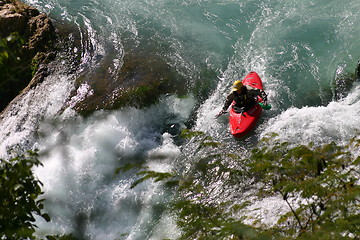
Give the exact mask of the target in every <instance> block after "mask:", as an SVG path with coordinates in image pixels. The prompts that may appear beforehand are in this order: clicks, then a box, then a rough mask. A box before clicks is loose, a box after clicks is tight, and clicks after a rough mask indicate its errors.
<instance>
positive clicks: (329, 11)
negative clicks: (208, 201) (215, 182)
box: [0, 0, 360, 240]
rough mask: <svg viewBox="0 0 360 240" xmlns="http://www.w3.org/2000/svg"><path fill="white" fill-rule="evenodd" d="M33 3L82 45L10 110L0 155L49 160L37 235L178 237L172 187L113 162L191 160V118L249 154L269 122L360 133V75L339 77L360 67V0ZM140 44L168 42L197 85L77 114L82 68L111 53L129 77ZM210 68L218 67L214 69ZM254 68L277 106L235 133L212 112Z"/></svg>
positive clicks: (85, 91) (298, 132)
mask: <svg viewBox="0 0 360 240" xmlns="http://www.w3.org/2000/svg"><path fill="white" fill-rule="evenodd" d="M25 2H26V3H28V4H30V5H33V6H35V7H37V8H38V9H39V10H41V11H43V12H45V13H47V14H49V16H50V17H51V18H52V19H54V21H55V22H56V23H58V24H59V23H62V22H70V23H71V24H74V25H75V26H76V29H77V30H76V31H78V32H77V33H76V34H77V35H79V36H80V43H81V45H80V47H79V48H75V49H71V51H70V52H72V53H73V54H79V53H80V60H79V62H80V64H79V68H78V69H77V70H76V71H75V72H72V73H69V71H68V68H71V67H72V63H71V62H68V61H66V60H64V59H66V58H65V57H64V55H65V54H67V53H63V54H60V55H59V56H58V59H56V60H55V61H57V63H58V64H57V67H56V68H54V69H53V70H52V74H51V75H50V76H48V77H47V78H46V80H45V81H44V82H43V83H41V84H40V85H39V86H37V87H36V88H35V89H32V90H31V91H29V92H28V93H26V94H24V95H22V96H21V97H20V98H19V99H18V101H17V102H16V103H14V104H13V105H11V108H10V111H7V112H5V113H3V115H2V117H1V119H0V124H1V129H0V139H1V142H0V156H1V157H5V156H6V155H7V152H6V149H7V148H9V147H12V146H18V147H20V148H25V149H29V148H30V149H32V148H38V149H39V150H40V154H41V161H42V162H43V164H44V166H43V167H39V168H37V169H35V174H36V175H37V176H38V178H39V179H40V180H41V181H42V182H43V184H44V186H43V190H44V192H45V194H44V198H46V199H47V201H46V206H45V207H46V211H47V212H49V214H50V216H51V217H52V222H51V223H45V222H44V221H42V220H41V219H38V222H37V224H38V226H39V230H38V234H39V235H46V234H70V233H72V234H73V235H75V236H77V237H79V238H80V239H99V240H100V239H109V240H111V239H119V238H120V239H127V240H134V239H139V240H143V239H153V240H158V239H165V238H169V239H176V237H177V236H179V230H178V229H177V227H176V225H175V222H174V219H173V217H172V215H171V213H170V212H168V211H166V206H167V204H168V203H169V201H171V195H170V194H169V193H168V192H166V191H165V190H164V189H162V188H161V185H160V184H157V183H152V182H145V183H142V184H140V185H139V186H137V187H136V188H133V189H130V186H131V184H132V183H133V181H134V180H135V179H136V175H135V174H134V173H135V172H127V173H124V174H119V175H114V172H115V169H116V168H118V167H120V166H122V165H124V164H126V163H134V162H135V163H140V162H144V163H145V165H146V166H148V167H149V168H150V169H152V170H156V171H164V172H165V171H171V170H172V169H173V168H176V167H177V166H176V164H184V163H179V161H178V159H179V156H182V158H181V159H182V161H185V163H186V164H190V165H191V161H192V159H191V158H190V157H189V158H186V156H187V154H189V156H190V153H188V152H187V151H184V149H187V150H188V147H189V146H186V147H185V146H182V143H183V142H182V141H181V140H179V139H178V134H179V130H180V129H182V128H186V127H188V128H192V129H194V130H201V131H204V132H205V133H207V134H209V135H210V136H212V137H213V138H214V139H216V140H218V141H221V142H224V143H226V148H224V149H219V150H218V151H219V152H226V151H239V150H241V151H242V150H244V152H246V151H247V150H249V149H250V148H251V147H252V146H253V145H254V144H256V142H258V141H259V140H260V139H261V137H263V136H266V135H267V134H270V133H277V134H278V136H277V138H279V139H280V140H284V141H289V142H294V143H303V144H306V143H308V142H315V143H328V142H330V141H337V142H340V143H343V142H344V143H345V142H346V141H348V140H349V139H351V138H352V137H354V136H355V135H356V134H359V128H360V86H359V82H355V83H354V84H353V87H352V88H351V89H350V91H349V92H344V93H343V95H344V97H343V98H341V99H336V98H335V91H336V85H335V83H336V79H337V78H339V77H340V76H342V75H346V74H352V73H354V70H355V68H356V66H357V61H358V60H360V51H359V49H360V40H359V39H360V38H359V36H360V15H359V12H360V2H359V1H358V0H345V1H344V0H341V1H340V0H331V1H329V0H318V1H310V0H303V1H289V0H274V1H261V0H218V1H213V0H207V1H205V0H177V1H173V0H172V1H170V0H121V1H120V0H89V1H85V0H25ZM74 35H75V33H74ZM70 37H71V36H70ZM125 46H126V47H125ZM139 46H142V49H145V50H146V49H154V48H155V49H161V51H159V52H157V53H156V54H157V55H159V56H160V57H161V58H162V59H164V60H165V61H166V62H167V63H168V64H169V65H170V66H171V67H172V68H173V69H174V70H175V71H176V72H177V73H178V74H179V75H181V76H183V78H184V79H186V81H184V82H176V83H174V84H175V85H176V86H177V87H179V88H185V89H186V94H184V95H183V96H178V95H176V94H168V95H164V96H161V97H160V100H159V101H158V102H157V103H155V104H153V105H151V106H150V107H146V108H142V109H139V108H134V107H124V108H120V109H117V110H106V111H105V110H100V111H97V112H95V113H93V114H92V115H90V116H88V117H86V118H84V117H81V116H79V115H78V114H77V113H76V112H75V111H74V110H73V109H72V108H71V107H72V106H74V104H76V102H77V101H81V100H82V99H84V98H86V97H88V96H89V95H91V94H92V89H91V86H90V85H87V84H86V82H85V83H84V84H82V85H81V86H80V87H78V88H77V87H76V84H75V83H76V78H77V76H78V75H79V74H80V73H81V72H82V71H84V69H86V70H88V71H92V70H95V69H97V68H98V67H99V62H101V61H102V59H105V60H106V61H109V62H110V63H111V64H109V68H108V71H109V76H113V75H116V74H119V69H120V68H121V66H122V64H123V57H124V53H126V51H129V52H131V51H133V50H134V49H136V48H137V47H139ZM105 60H104V61H105ZM206 69H210V70H212V71H213V72H215V73H216V76H217V77H215V78H209V77H207V76H204V75H203V73H204V70H206ZM249 71H256V72H257V73H258V74H259V75H260V77H261V78H262V80H263V82H264V88H265V91H266V92H267V93H268V95H269V102H270V103H271V104H272V106H273V108H272V109H271V110H270V111H266V112H264V114H263V117H262V119H261V121H260V122H259V124H258V126H257V128H256V129H255V130H254V131H253V132H252V133H251V134H250V135H249V136H247V137H245V138H244V139H240V140H235V139H233V138H232V137H231V136H229V132H228V125H227V118H226V117H225V116H224V117H221V118H219V119H215V118H214V116H215V115H216V113H217V112H219V111H220V109H221V107H222V104H223V101H224V99H225V97H226V95H227V93H228V92H229V89H230V86H231V84H232V82H233V81H234V80H237V79H241V78H243V77H244V76H245V75H246V74H247V73H248V72H249ZM95 81H96V79H95ZM74 91H75V92H76V94H75V95H71V92H74ZM193 151H194V150H193ZM354 151H355V150H354ZM355 154H359V152H357V153H355ZM271 201H275V202H276V199H275V200H274V199H272V200H271ZM260 205H261V206H263V207H265V208H266V207H267V208H271V206H272V205H271V204H270V203H264V204H260ZM279 211H281V210H279ZM265 212H266V211H265ZM271 214H272V215H273V214H276V213H274V212H272V213H271Z"/></svg>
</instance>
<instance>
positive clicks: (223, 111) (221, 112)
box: [215, 110, 227, 118]
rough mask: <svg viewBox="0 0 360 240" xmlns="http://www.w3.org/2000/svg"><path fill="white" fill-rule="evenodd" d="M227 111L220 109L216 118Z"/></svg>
mask: <svg viewBox="0 0 360 240" xmlns="http://www.w3.org/2000/svg"><path fill="white" fill-rule="evenodd" d="M226 113H227V111H226V110H221V111H220V112H219V113H218V114H216V116H215V117H216V118H218V117H220V116H221V115H224V114H226Z"/></svg>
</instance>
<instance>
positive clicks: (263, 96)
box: [260, 90, 267, 105]
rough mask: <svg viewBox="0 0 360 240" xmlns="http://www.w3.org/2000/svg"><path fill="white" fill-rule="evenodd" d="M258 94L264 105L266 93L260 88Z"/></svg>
mask: <svg viewBox="0 0 360 240" xmlns="http://www.w3.org/2000/svg"><path fill="white" fill-rule="evenodd" d="M260 96H261V99H262V102H263V103H264V104H265V105H266V104H267V94H266V93H265V91H264V90H260Z"/></svg>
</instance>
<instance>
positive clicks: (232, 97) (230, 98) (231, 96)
mask: <svg viewBox="0 0 360 240" xmlns="http://www.w3.org/2000/svg"><path fill="white" fill-rule="evenodd" d="M234 100H235V95H234V93H230V94H229V95H228V96H227V97H226V100H225V103H224V107H223V108H222V111H227V109H228V108H229V106H230V105H231V103H232V102H233V101H234Z"/></svg>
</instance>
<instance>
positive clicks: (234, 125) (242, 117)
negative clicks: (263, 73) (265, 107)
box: [229, 72, 263, 138]
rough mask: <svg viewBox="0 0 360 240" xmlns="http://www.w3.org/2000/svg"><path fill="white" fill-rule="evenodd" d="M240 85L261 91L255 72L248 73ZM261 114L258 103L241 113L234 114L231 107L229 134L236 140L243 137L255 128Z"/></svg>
mask: <svg viewBox="0 0 360 240" xmlns="http://www.w3.org/2000/svg"><path fill="white" fill-rule="evenodd" d="M242 83H243V84H244V85H250V86H252V87H254V88H258V89H263V85H262V82H261V79H260V77H259V75H258V74H257V73H256V72H250V73H249V74H248V75H247V76H246V77H245V78H244V80H243V81H242ZM233 104H234V103H233ZM261 113H262V107H261V106H260V105H259V104H258V103H256V104H255V105H254V106H253V107H252V108H251V109H249V110H248V111H246V112H242V113H236V112H235V110H234V108H233V107H232V106H231V109H230V115H229V123H230V133H231V134H232V135H233V136H234V137H236V138H239V137H243V136H244V135H246V134H247V133H248V132H250V131H251V130H252V129H253V128H254V127H255V125H256V122H257V121H258V119H259V118H260V115H261Z"/></svg>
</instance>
